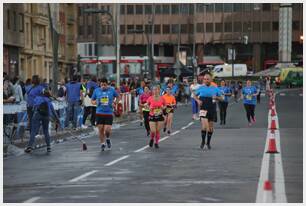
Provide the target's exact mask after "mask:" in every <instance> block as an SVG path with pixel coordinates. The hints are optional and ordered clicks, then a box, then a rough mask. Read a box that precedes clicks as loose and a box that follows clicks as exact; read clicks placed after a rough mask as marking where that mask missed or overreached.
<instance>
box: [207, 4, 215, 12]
mask: <svg viewBox="0 0 306 206" xmlns="http://www.w3.org/2000/svg"><path fill="white" fill-rule="evenodd" d="M214 6H215V4H208V6H207V8H206V12H208V13H210V12H214Z"/></svg>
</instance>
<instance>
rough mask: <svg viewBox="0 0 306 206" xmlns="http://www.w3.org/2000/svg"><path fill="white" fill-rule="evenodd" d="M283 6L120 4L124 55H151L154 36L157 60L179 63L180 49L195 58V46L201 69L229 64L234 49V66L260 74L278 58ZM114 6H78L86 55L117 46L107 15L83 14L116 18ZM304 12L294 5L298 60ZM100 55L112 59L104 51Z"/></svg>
mask: <svg viewBox="0 0 306 206" xmlns="http://www.w3.org/2000/svg"><path fill="white" fill-rule="evenodd" d="M279 6H280V4H271V3H264V4H241V3H216V4H154V5H153V4H121V5H120V41H121V55H122V56H146V54H147V52H148V51H147V45H148V42H149V41H150V40H151V34H153V35H152V36H153V38H152V39H153V40H152V41H153V44H154V56H155V57H174V58H175V56H176V53H177V51H178V48H179V50H180V51H182V50H185V51H186V52H187V55H188V56H192V52H193V51H192V50H193V43H194V41H195V53H196V56H197V61H198V64H201V63H205V56H211V55H215V56H220V57H221V58H222V59H224V61H226V62H229V57H228V49H229V48H232V47H233V48H234V49H235V50H236V60H235V62H237V63H246V64H247V65H248V66H249V67H250V68H251V69H253V70H257V71H258V70H261V69H263V65H264V62H265V61H266V60H271V59H275V60H277V59H278V38H279V35H278V31H279ZM113 7H114V4H78V43H82V44H86V43H87V42H90V44H91V46H90V47H91V50H90V48H89V46H88V47H86V46H83V50H82V52H83V54H85V56H95V55H96V51H97V50H98V49H95V47H97V48H103V47H104V46H108V47H110V46H112V45H113V33H112V24H111V21H110V18H109V17H108V15H105V14H84V13H82V12H81V10H82V9H84V8H100V9H104V10H107V11H109V12H111V13H112V12H113V10H114V8H113ZM302 7H303V5H302V4H292V59H293V60H295V59H299V58H301V56H302V50H303V49H302V43H301V42H300V37H301V36H302V35H303V8H302ZM152 25H153V26H152ZM135 30H137V31H138V32H135ZM152 31H153V32H152ZM243 36H248V44H246V45H245V44H243V42H242V39H243ZM97 45H98V46H97ZM102 50H103V49H102ZM88 51H90V53H89V52H88ZM82 52H81V53H82ZM98 54H99V55H108V54H107V53H106V52H103V51H100V49H99V53H98Z"/></svg>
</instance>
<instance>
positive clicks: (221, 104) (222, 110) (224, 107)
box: [219, 102, 228, 124]
mask: <svg viewBox="0 0 306 206" xmlns="http://www.w3.org/2000/svg"><path fill="white" fill-rule="evenodd" d="M227 106H228V102H219V109H220V121H221V123H224V124H225V120H226V110H227Z"/></svg>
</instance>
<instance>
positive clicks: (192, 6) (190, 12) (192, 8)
mask: <svg viewBox="0 0 306 206" xmlns="http://www.w3.org/2000/svg"><path fill="white" fill-rule="evenodd" d="M194 5H195V4H190V5H189V15H193V14H194Z"/></svg>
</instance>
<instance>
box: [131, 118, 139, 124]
mask: <svg viewBox="0 0 306 206" xmlns="http://www.w3.org/2000/svg"><path fill="white" fill-rule="evenodd" d="M137 122H140V119H137V120H134V121H131V123H132V124H134V123H137Z"/></svg>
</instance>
